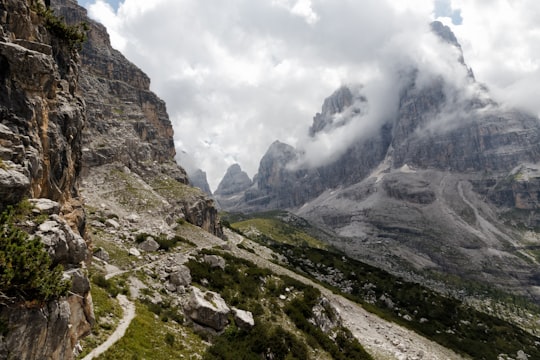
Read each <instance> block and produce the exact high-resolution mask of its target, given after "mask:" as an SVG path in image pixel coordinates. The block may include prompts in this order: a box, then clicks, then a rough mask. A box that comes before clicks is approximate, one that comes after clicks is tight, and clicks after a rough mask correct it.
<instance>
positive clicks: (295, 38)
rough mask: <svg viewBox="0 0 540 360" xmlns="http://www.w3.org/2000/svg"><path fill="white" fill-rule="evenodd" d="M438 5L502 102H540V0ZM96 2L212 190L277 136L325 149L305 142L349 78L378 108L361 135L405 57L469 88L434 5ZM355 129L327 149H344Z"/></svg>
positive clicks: (346, 0)
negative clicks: (443, 40)
mask: <svg viewBox="0 0 540 360" xmlns="http://www.w3.org/2000/svg"><path fill="white" fill-rule="evenodd" d="M437 1H439V2H440V3H441V4H442V5H444V6H446V8H445V9H446V13H444V14H442V15H443V16H451V15H452V14H455V13H456V12H457V11H459V14H461V16H462V19H463V24H462V25H460V26H453V30H454V31H455V32H456V35H458V39H459V41H460V42H461V43H462V45H463V48H464V52H465V60H466V61H467V62H468V63H469V64H470V65H472V67H473V70H474V71H475V74H476V75H477V77H478V79H479V80H481V81H484V82H486V83H487V84H488V86H490V87H491V88H492V89H493V91H494V92H495V93H496V94H498V95H499V96H500V98H501V99H505V100H508V101H513V102H514V103H516V104H519V105H526V106H529V108H534V107H535V106H538V107H540V106H539V105H537V104H536V103H540V102H535V101H533V100H532V96H525V95H532V94H534V93H538V91H537V90H538V89H536V87H537V86H538V85H537V84H540V81H536V80H540V79H538V73H539V71H538V61H537V59H539V58H540V57H539V55H540V49H539V47H540V41H538V40H539V39H538V37H539V34H540V31H539V30H538V29H539V27H538V26H537V25H536V23H535V20H537V19H538V18H539V15H540V5H537V4H536V2H534V1H533V0H524V1H522V2H515V1H510V0H508V1H504V0H494V1H491V0H490V1H487V0H482V1H474V2H473V1H465V0H452V1H449V0H444V1H441V0H437ZM89 9H90V15H91V16H93V17H94V18H96V19H99V20H100V21H102V22H103V23H104V24H105V25H106V26H107V27H108V29H109V32H110V33H111V40H112V41H113V45H114V46H115V47H117V48H119V49H120V50H121V51H123V53H124V54H125V55H126V56H127V57H128V58H129V59H130V60H132V61H133V62H135V63H136V64H137V65H138V66H140V67H141V68H142V69H143V70H144V71H145V72H146V73H147V74H148V75H149V76H150V77H151V79H152V89H153V90H154V91H156V92H157V93H158V95H159V96H160V97H162V98H163V99H164V100H165V101H166V102H167V107H168V111H169V114H170V117H171V120H172V121H173V124H174V129H175V141H176V144H177V148H178V149H183V150H185V151H187V152H188V153H190V155H191V156H192V157H193V158H194V160H195V161H196V162H197V163H198V164H199V166H200V167H201V168H202V169H203V170H205V171H206V172H207V174H208V178H209V181H210V185H211V187H212V188H213V189H215V188H216V187H217V184H218V182H219V181H220V179H221V177H222V176H223V174H224V173H225V170H226V168H227V167H228V166H229V165H231V164H232V163H234V162H239V163H240V164H241V166H242V167H243V168H244V170H246V171H247V172H248V173H249V174H250V175H254V173H255V172H256V171H257V168H258V164H259V160H260V158H261V157H262V155H263V154H264V152H265V151H266V149H267V148H268V146H269V145H270V144H271V143H272V142H273V141H274V140H276V139H279V140H281V141H284V142H287V143H290V144H291V145H301V146H304V147H310V146H311V147H312V148H316V147H317V146H320V144H319V145H317V144H311V145H309V144H308V141H307V140H306V134H307V131H308V128H309V126H310V125H311V122H312V118H313V116H314V114H315V112H317V111H319V110H320V106H321V104H322V102H323V100H324V98H325V97H327V96H329V95H330V94H331V93H332V92H333V91H334V90H335V89H337V88H338V87H339V86H340V85H341V84H343V83H363V84H364V85H365V86H364V89H363V91H365V92H366V95H367V97H368V99H369V101H370V103H369V115H368V116H367V117H366V118H364V119H363V121H361V122H360V121H359V122H357V123H358V124H356V122H355V125H354V126H358V128H354V129H352V130H354V131H356V132H358V131H365V132H366V134H367V133H369V129H371V128H372V126H370V125H369V124H374V123H376V122H378V121H381V118H384V117H385V116H389V113H391V112H392V111H393V110H394V109H395V107H393V106H390V105H389V104H395V103H396V99H397V95H396V89H399V83H397V85H396V81H397V80H396V76H397V73H398V72H399V69H400V67H402V66H403V64H411V66H412V64H418V65H422V66H423V68H425V69H426V72H425V74H442V75H443V76H445V77H447V78H449V79H453V81H454V82H455V84H456V86H457V85H459V82H463V83H465V82H464V81H465V80H463V79H464V77H465V75H466V74H465V72H464V69H463V68H461V67H456V66H454V64H453V60H452V61H444V59H445V58H446V57H449V56H450V57H453V58H455V56H456V53H455V52H453V50H452V49H451V48H448V47H447V46H440V44H439V43H438V41H437V40H436V39H435V37H434V36H433V35H431V34H429V31H428V24H429V22H430V21H431V20H432V18H433V16H434V13H436V8H435V7H434V0H416V1H413V2H403V1H393V0H386V1H385V0H364V1H361V2H359V1H354V0H339V1H336V0H268V1H253V0H229V1H227V2H225V1H218V0H213V1H212V0H156V1H147V0H125V1H124V2H123V3H121V4H120V6H119V8H118V11H117V12H114V10H113V9H112V8H111V7H108V6H107V5H106V4H105V3H104V1H103V0H96V2H95V3H94V4H93V5H91V6H90V7H89ZM448 9H449V10H450V13H448ZM449 14H450V15H449ZM452 16H453V15H452ZM443 20H444V21H445V23H451V19H450V18H449V17H446V18H443ZM429 76H431V75H429ZM429 76H428V78H429ZM530 79H531V80H530ZM524 89H527V90H528V91H529V92H528V93H527V91H525V90H524ZM503 94H506V95H503ZM536 111H540V108H538V109H536ZM354 131H348V132H347V131H343V130H339V131H338V132H336V134H334V136H335V137H333V138H328V139H320V140H321V144H324V141H326V146H327V147H328V150H336V144H339V143H344V142H347V141H352V140H350V139H351V137H354V136H356V135H355V133H354ZM340 132H341V133H342V134H341V135H339V136H338V135H337V134H339V133H340ZM327 136H330V135H327ZM347 139H349V140H347ZM315 145H317V146H315ZM338 147H339V146H338ZM321 149H324V147H321Z"/></svg>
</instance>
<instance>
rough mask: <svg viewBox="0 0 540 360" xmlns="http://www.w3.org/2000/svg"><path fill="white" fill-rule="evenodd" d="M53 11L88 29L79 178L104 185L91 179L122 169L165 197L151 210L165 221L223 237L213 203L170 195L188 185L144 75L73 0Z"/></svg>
mask: <svg viewBox="0 0 540 360" xmlns="http://www.w3.org/2000/svg"><path fill="white" fill-rule="evenodd" d="M53 7H54V8H55V9H56V11H58V13H60V14H62V16H64V18H65V19H66V21H67V22H69V23H78V22H81V21H85V22H86V23H87V24H88V27H89V31H88V41H86V42H85V43H84V45H83V48H82V51H81V63H82V67H81V74H80V89H81V93H82V96H83V97H84V99H85V101H86V103H87V104H88V107H87V113H86V116H87V118H88V122H87V126H86V127H85V129H84V134H83V150H82V153H83V158H82V167H83V169H82V173H83V177H84V179H85V180H86V181H87V182H89V181H94V182H95V181H97V182H99V183H100V184H103V185H104V186H107V185H106V182H105V181H104V178H103V177H98V176H95V174H106V173H107V171H108V169H109V168H110V167H116V168H120V169H127V170H128V171H129V172H130V173H131V174H133V175H134V176H137V177H138V179H139V180H141V182H143V183H146V185H147V186H149V187H155V189H154V190H155V191H156V192H158V193H161V194H162V196H164V201H163V202H162V206H161V208H160V209H156V210H155V211H159V212H160V213H162V214H163V216H164V217H169V218H170V217H172V216H176V217H180V216H182V217H183V218H185V219H186V220H187V221H189V222H190V223H192V224H195V225H197V226H200V227H203V228H204V229H205V230H207V231H209V232H211V233H212V234H214V235H217V236H223V234H222V229H221V225H220V222H219V217H218V214H217V209H216V207H215V204H214V202H213V200H211V199H210V198H208V196H206V195H204V193H203V192H202V191H200V192H199V193H197V194H196V193H195V191H189V195H190V196H188V197H185V198H184V197H182V195H183V193H182V194H180V192H174V193H172V192H171V191H169V190H170V189H172V188H181V187H182V186H184V185H186V186H187V185H189V181H188V176H187V174H186V172H185V170H184V169H183V168H182V167H180V166H178V165H177V164H176V162H175V160H174V157H175V154H176V151H175V147H174V140H173V129H172V125H171V121H170V120H169V116H168V114H167V110H166V106H165V103H164V102H163V101H162V100H161V99H160V98H158V97H157V96H156V94H154V93H153V92H152V91H150V79H149V78H148V76H147V75H146V74H144V73H143V72H142V71H141V70H140V69H139V68H137V66H135V65H134V64H133V63H131V62H130V61H128V60H127V59H126V58H125V57H124V56H123V55H122V54H121V53H120V52H118V51H117V50H115V49H113V48H112V46H111V44H110V40H109V35H108V34H107V32H106V29H105V27H104V26H103V25H101V24H98V23H97V22H95V21H92V20H90V19H88V17H87V15H86V10H85V9H84V8H83V7H81V6H79V5H78V4H77V3H76V2H75V1H73V0H55V1H54V2H53ZM98 168H102V170H100V171H97V169H98ZM165 181H166V182H167V184H166V187H164V182H165ZM173 182H176V183H177V184H173ZM203 190H204V189H203ZM132 195H134V194H132ZM139 200H141V201H143V200H144V199H139Z"/></svg>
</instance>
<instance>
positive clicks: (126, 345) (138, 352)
mask: <svg viewBox="0 0 540 360" xmlns="http://www.w3.org/2000/svg"><path fill="white" fill-rule="evenodd" d="M136 306H137V308H136V316H135V319H133V321H132V322H131V324H130V326H129V327H128V329H127V331H126V335H125V336H124V337H123V338H122V339H120V340H119V341H118V342H117V343H116V344H115V345H113V346H112V347H111V348H110V349H109V350H107V351H106V352H105V353H104V354H102V355H101V356H99V357H98V359H100V360H134V359H152V360H172V359H174V360H176V359H182V358H184V359H190V356H192V355H195V354H199V355H202V354H203V353H204V352H205V350H206V348H207V345H206V344H205V343H204V342H203V341H202V339H201V338H200V337H199V336H198V335H196V334H195V333H194V332H193V331H192V330H191V329H189V328H186V327H183V326H181V325H178V324H175V323H172V322H164V321H162V320H161V319H159V317H157V316H155V314H154V313H153V312H152V311H150V310H149V309H148V308H147V307H146V306H145V305H144V304H142V303H137V304H136Z"/></svg>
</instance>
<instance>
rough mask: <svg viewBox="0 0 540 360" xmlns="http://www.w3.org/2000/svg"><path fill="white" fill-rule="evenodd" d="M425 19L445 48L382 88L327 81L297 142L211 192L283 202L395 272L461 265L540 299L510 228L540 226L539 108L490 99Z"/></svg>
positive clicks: (240, 203)
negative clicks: (332, 88) (234, 186)
mask: <svg viewBox="0 0 540 360" xmlns="http://www.w3.org/2000/svg"><path fill="white" fill-rule="evenodd" d="M431 28H432V31H433V33H434V34H436V36H437V38H438V39H439V40H438V41H439V45H438V46H440V47H441V52H440V53H439V55H440V56H443V57H440V58H439V57H436V58H432V59H429V60H430V61H431V62H428V63H426V64H419V63H417V65H425V66H423V67H418V66H417V67H412V66H411V67H409V66H407V65H408V63H404V64H403V65H404V67H403V66H402V67H399V68H396V69H394V70H395V72H394V73H393V75H391V76H388V77H387V78H392V79H395V81H396V82H395V83H394V84H393V86H385V87H384V88H385V89H388V90H389V93H388V96H387V97H385V96H381V95H382V94H380V93H379V94H377V96H373V95H372V89H370V88H369V86H358V85H355V86H344V87H342V88H340V89H338V90H336V92H334V94H332V95H331V96H330V97H328V98H327V99H326V100H325V101H324V104H323V106H322V110H321V112H320V113H317V114H316V116H315V117H314V119H313V124H312V126H311V127H310V129H309V136H308V137H307V138H306V140H305V142H303V143H301V144H299V145H298V146H297V147H296V148H293V147H291V146H289V145H286V144H283V143H279V142H276V143H274V144H272V145H271V146H270V148H269V149H268V151H267V153H266V154H265V155H264V157H263V158H262V159H261V162H260V166H259V171H258V173H257V175H256V179H254V181H253V185H252V186H251V187H250V188H248V189H243V190H242V191H237V192H233V193H232V194H231V193H229V192H224V193H225V194H227V195H221V196H220V195H218V194H216V199H217V201H218V202H219V203H221V204H222V206H223V207H224V208H225V209H226V210H228V211H233V212H234V211H239V212H254V211H263V210H270V209H279V208H286V209H290V210H292V211H294V212H295V213H296V214H298V215H300V216H303V217H305V218H307V219H309V220H311V221H313V222H314V223H316V224H318V225H320V226H322V227H324V228H327V229H331V230H332V231H333V232H334V233H335V235H336V237H337V238H339V240H335V241H334V242H333V245H335V246H336V247H338V248H341V249H343V250H346V251H347V252H348V253H353V254H355V256H356V257H358V258H360V259H363V260H367V261H371V262H372V263H374V264H377V265H378V266H383V267H385V268H387V269H390V270H392V271H395V272H398V273H402V274H403V273H407V272H408V271H422V272H424V273H426V272H429V271H435V272H439V273H445V274H459V276H464V277H468V278H470V279H473V280H475V281H484V280H487V281H489V282H492V283H495V284H498V285H501V286H503V287H504V288H513V289H516V291H519V292H522V293H524V294H527V295H528V296H531V297H534V298H536V299H537V300H538V298H539V295H540V293H539V292H538V289H539V288H538V285H540V284H538V282H537V275H536V274H537V273H538V262H537V259H536V258H535V255H534V251H532V249H534V245H533V244H536V240H530V239H529V238H528V236H527V235H526V234H525V233H524V232H521V231H519V228H517V227H516V225H517V224H521V225H522V226H525V228H527V227H530V228H534V227H536V226H537V225H538V223H537V216H536V207H537V205H538V202H537V197H536V195H535V194H536V189H537V187H536V186H537V185H536V184H537V183H538V182H537V180H536V175H535V174H536V170H535V169H536V168H537V165H536V164H537V163H538V161H539V160H540V125H539V121H538V118H537V117H536V116H533V115H530V114H529V113H527V112H525V111H521V110H518V109H513V108H510V107H507V106H505V105H504V104H498V103H497V102H495V101H494V100H492V99H491V97H490V94H489V91H488V90H487V89H486V88H485V87H484V86H482V84H479V83H477V82H476V81H475V78H474V75H473V71H472V70H471V69H469V68H468V67H467V65H466V63H465V61H464V58H463V54H462V52H461V47H460V45H459V43H458V42H457V40H456V38H455V36H454V35H453V33H452V32H451V30H450V29H449V28H448V27H446V26H444V25H442V24H441V23H438V22H435V23H432V24H431ZM383 100H387V101H384V102H383ZM525 174H527V175H525ZM524 199H526V200H524ZM224 204H225V206H224ZM531 241H532V243H531ZM530 246H532V247H530ZM531 251H532V252H531Z"/></svg>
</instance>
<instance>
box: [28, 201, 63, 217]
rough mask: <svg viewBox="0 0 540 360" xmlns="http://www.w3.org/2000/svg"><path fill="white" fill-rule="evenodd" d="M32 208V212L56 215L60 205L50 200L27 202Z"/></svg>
mask: <svg viewBox="0 0 540 360" xmlns="http://www.w3.org/2000/svg"><path fill="white" fill-rule="evenodd" d="M28 201H30V203H31V204H32V205H33V206H34V210H35V211H36V212H39V213H40V214H48V215H52V214H58V213H59V212H60V204H59V203H57V202H56V201H52V200H50V199H30V200H28Z"/></svg>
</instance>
